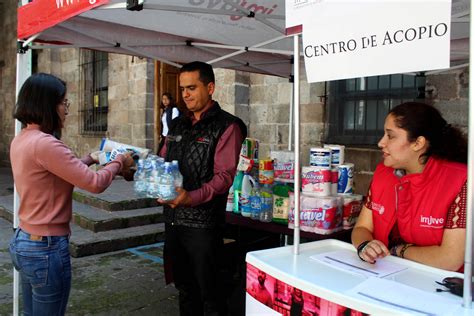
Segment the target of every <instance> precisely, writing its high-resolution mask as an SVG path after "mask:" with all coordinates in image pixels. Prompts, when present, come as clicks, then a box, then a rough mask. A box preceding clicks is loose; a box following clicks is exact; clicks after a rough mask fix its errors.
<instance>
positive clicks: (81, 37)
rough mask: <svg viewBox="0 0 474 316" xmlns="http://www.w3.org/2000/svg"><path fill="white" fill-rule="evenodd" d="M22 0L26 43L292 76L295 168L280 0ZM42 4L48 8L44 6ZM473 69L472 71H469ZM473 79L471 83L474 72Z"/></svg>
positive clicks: (457, 54)
mask: <svg viewBox="0 0 474 316" xmlns="http://www.w3.org/2000/svg"><path fill="white" fill-rule="evenodd" d="M27 2H28V1H26V0H23V3H24V4H25V5H24V6H23V7H21V8H20V9H19V13H18V20H19V29H18V33H19V34H18V38H19V40H20V41H22V42H21V44H20V45H21V46H23V47H26V46H29V47H30V48H66V47H67V48H74V47H81V48H89V49H94V50H101V51H107V52H112V53H122V54H128V55H136V56H141V57H147V58H152V59H155V60H159V61H161V62H163V63H167V64H171V65H175V66H178V67H179V64H180V63H186V62H190V61H194V60H202V61H206V62H208V63H211V64H213V66H214V67H221V68H227V69H234V70H239V71H247V72H254V73H261V74H268V75H276V76H280V77H286V78H291V77H292V76H293V75H294V78H295V80H294V89H293V90H294V104H295V106H294V127H295V128H294V133H295V135H294V144H295V148H294V150H295V164H296V166H295V167H296V170H299V167H300V159H299V154H298V153H299V151H300V150H299V141H300V136H299V78H300V76H299V69H300V68H299V59H300V58H299V57H300V54H301V49H300V38H299V35H298V34H296V35H293V36H291V37H293V39H292V38H290V36H287V30H285V1H284V0H253V1H242V2H240V1H232V0H208V1H205V0H145V1H144V3H143V5H142V10H140V11H129V10H127V9H126V3H125V1H124V0H110V1H107V0H89V1H88V2H89V4H87V1H86V4H84V2H80V1H74V0H56V1H50V0H35V1H33V2H32V3H29V4H26V3H27ZM99 2H100V5H99V4H98V3H99ZM51 3H53V5H51ZM469 4H470V1H468V0H453V4H452V28H451V60H452V63H453V66H454V67H456V66H459V65H465V64H466V63H467V62H468V59H469V44H468V43H469V15H470V14H469V10H470V8H469ZM42 5H43V7H41V6H42ZM47 5H49V8H48V10H45V6H47ZM75 6H81V10H78V11H77V12H75V13H71V10H74V7H75ZM86 6H90V8H85V7H86ZM92 7H93V8H92ZM91 8H92V9H91ZM68 10H69V11H68ZM62 12H67V16H66V13H64V14H65V15H64V16H62ZM336 23H337V21H336ZM288 31H289V30H288ZM328 31H330V26H328ZM293 33H295V32H293ZM27 54H28V52H27V53H26V54H19V55H18V67H17V69H18V72H17V92H18V88H19V87H20V86H21V84H22V83H23V82H24V80H25V79H26V78H27V77H28V75H29V74H30V73H31V71H29V70H28V67H30V66H29V63H28V55H27ZM470 76H474V75H472V71H471V72H470ZM470 80H471V82H473V81H472V80H474V77H470ZM470 92H471V91H470ZM473 112H474V111H470V117H473V116H474V114H473ZM471 122H472V121H471ZM290 124H291V123H290ZM469 128H470V129H469V135H474V124H472V123H471V124H470V126H469ZM19 130H20V126H19V124H16V133H18V132H19ZM290 138H291V137H290ZM290 142H291V141H290ZM469 145H470V146H469V149H470V152H469V161H472V158H473V157H472V153H471V151H472V148H474V140H473V138H472V137H470V138H469ZM471 165H472V163H469V181H468V192H469V193H472V179H474V173H473V170H472V167H471ZM295 179H296V183H295V187H296V189H295V195H296V198H295V202H296V205H295V207H296V208H297V209H298V208H299V188H300V183H299V177H295ZM471 199H472V194H469V197H468V209H469V210H471V208H472V202H471ZM17 209H18V200H17V199H15V214H14V218H15V221H14V226H15V227H17ZM298 217H299V216H298V213H296V218H295V238H294V245H295V246H294V253H295V254H297V253H298V246H299V218H298ZM467 225H468V229H467V240H466V241H467V242H466V260H465V271H466V272H465V283H466V284H468V283H467V282H468V280H471V277H472V212H471V211H469V212H468V223H467ZM16 282H17V277H16ZM14 291H15V297H16V301H15V305H17V304H18V301H17V300H18V283H15V287H14ZM464 294H465V295H464V305H465V307H466V308H471V304H472V303H471V301H472V293H471V290H470V286H465V293H464ZM16 308H17V307H16ZM14 313H15V314H17V313H18V309H16V310H15V309H14Z"/></svg>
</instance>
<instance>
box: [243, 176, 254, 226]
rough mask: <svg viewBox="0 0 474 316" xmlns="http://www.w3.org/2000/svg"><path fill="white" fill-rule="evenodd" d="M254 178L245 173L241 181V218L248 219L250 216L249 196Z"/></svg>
mask: <svg viewBox="0 0 474 316" xmlns="http://www.w3.org/2000/svg"><path fill="white" fill-rule="evenodd" d="M255 183H256V182H255V180H254V178H253V177H252V176H251V175H250V174H248V173H247V172H246V173H245V174H244V177H243V179H242V192H241V193H240V197H239V204H240V213H241V214H242V216H245V217H250V216H251V215H252V208H251V206H250V194H251V193H252V188H253V187H254V186H255Z"/></svg>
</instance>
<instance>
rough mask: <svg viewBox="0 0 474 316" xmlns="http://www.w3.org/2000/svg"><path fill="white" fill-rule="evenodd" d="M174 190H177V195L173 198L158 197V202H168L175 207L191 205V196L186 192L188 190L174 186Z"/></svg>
mask: <svg viewBox="0 0 474 316" xmlns="http://www.w3.org/2000/svg"><path fill="white" fill-rule="evenodd" d="M176 192H178V196H177V197H176V198H175V199H174V200H168V201H165V200H162V199H158V203H161V204H168V205H169V206H171V208H175V207H177V206H190V205H191V202H192V200H191V197H190V196H189V194H188V191H186V190H185V189H183V188H180V187H176Z"/></svg>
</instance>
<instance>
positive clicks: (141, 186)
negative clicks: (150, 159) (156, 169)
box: [133, 159, 147, 197]
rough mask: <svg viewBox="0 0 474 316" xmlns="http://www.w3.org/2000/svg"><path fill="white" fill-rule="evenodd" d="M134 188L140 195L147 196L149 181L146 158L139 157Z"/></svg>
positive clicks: (134, 176)
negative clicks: (146, 175) (147, 179)
mask: <svg viewBox="0 0 474 316" xmlns="http://www.w3.org/2000/svg"><path fill="white" fill-rule="evenodd" d="M133 181H134V182H133V189H134V191H135V194H136V195H137V196H138V197H145V196H146V194H147V182H146V178H145V160H143V159H139V160H138V162H137V171H136V172H135V174H134V175H133Z"/></svg>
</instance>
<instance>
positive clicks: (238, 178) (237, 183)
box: [232, 171, 244, 214]
mask: <svg viewBox="0 0 474 316" xmlns="http://www.w3.org/2000/svg"><path fill="white" fill-rule="evenodd" d="M243 178H244V173H243V171H237V173H236V174H235V178H234V184H232V188H233V190H234V195H233V196H234V209H233V210H232V211H233V212H234V213H235V214H240V206H239V199H240V193H241V192H242V180H243Z"/></svg>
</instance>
